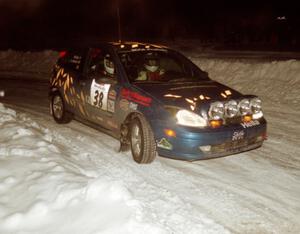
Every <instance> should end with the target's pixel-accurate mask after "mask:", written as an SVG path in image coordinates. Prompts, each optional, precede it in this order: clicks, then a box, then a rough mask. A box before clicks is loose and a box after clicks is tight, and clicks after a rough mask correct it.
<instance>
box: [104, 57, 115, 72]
mask: <svg viewBox="0 0 300 234" xmlns="http://www.w3.org/2000/svg"><path fill="white" fill-rule="evenodd" d="M104 69H105V71H106V72H107V73H108V74H109V75H114V74H115V65H114V63H113V61H112V60H111V58H110V55H109V54H107V55H105V57H104Z"/></svg>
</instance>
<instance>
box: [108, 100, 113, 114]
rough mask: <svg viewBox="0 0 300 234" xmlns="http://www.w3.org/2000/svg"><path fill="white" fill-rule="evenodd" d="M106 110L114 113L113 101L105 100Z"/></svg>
mask: <svg viewBox="0 0 300 234" xmlns="http://www.w3.org/2000/svg"><path fill="white" fill-rule="evenodd" d="M107 111H109V112H112V113H114V112H115V101H113V100H110V99H108V101H107Z"/></svg>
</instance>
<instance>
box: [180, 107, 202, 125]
mask: <svg viewBox="0 0 300 234" xmlns="http://www.w3.org/2000/svg"><path fill="white" fill-rule="evenodd" d="M176 119H177V124H180V125H184V126H189V127H205V126H207V121H206V120H205V119H204V118H202V117H201V116H199V115H197V114H195V113H193V112H190V111H187V110H180V111H178V112H177V114H176Z"/></svg>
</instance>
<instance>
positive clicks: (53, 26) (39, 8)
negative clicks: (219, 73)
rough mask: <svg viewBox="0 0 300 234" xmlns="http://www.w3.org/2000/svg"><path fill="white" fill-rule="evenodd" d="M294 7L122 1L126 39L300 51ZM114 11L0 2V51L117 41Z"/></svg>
mask: <svg viewBox="0 0 300 234" xmlns="http://www.w3.org/2000/svg"><path fill="white" fill-rule="evenodd" d="M272 2H273V3H272ZM295 2H296V1H287V0H285V1H282V2H278V1H276V3H275V1H258V0H252V1H228V0H227V1H225V0H221V1H217V0H206V1H201V0H199V1H189V0H183V1H175V0H173V1H172V0H160V1H157V0H119V6H120V15H121V26H122V37H123V38H124V39H129V40H152V39H156V40H166V39H168V40H172V39H175V38H194V39H199V40H201V41H202V42H222V43H231V44H247V43H248V44H255V43H256V44H259V43H261V44H264V43H265V44H268V43H275V44H274V45H280V44H288V45H289V46H293V45H299V39H300V38H299V29H298V25H299V23H300V21H299V15H300V14H299V8H297V7H296V4H295ZM116 8H117V0H110V1H100V0H85V1H84V0H82V1H68V0H65V1H64V0H60V1H59V0H0V30H1V39H0V45H1V46H2V47H4V46H7V45H8V46H16V47H22V46H24V47H34V46H40V47H51V46H53V45H59V44H64V43H68V42H69V41H71V40H75V39H87V38H97V39H98V38H99V39H110V40H111V39H115V40H116V39H117V35H118V33H117V32H118V31H117V17H116V12H117V11H116ZM278 16H285V17H286V20H277V19H276V18H277V17H278Z"/></svg>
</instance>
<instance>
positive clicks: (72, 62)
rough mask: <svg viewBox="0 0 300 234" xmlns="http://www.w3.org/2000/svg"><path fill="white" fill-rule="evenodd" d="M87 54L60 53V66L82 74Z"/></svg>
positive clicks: (78, 52) (75, 52) (76, 52)
mask: <svg viewBox="0 0 300 234" xmlns="http://www.w3.org/2000/svg"><path fill="white" fill-rule="evenodd" d="M85 54H86V53H84V52H82V51H67V52H66V51H63V52H60V58H59V60H58V64H59V65H60V66H62V67H64V68H67V69H71V70H73V71H77V72H82V70H83V66H84V61H85Z"/></svg>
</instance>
